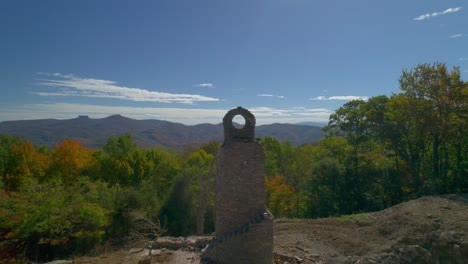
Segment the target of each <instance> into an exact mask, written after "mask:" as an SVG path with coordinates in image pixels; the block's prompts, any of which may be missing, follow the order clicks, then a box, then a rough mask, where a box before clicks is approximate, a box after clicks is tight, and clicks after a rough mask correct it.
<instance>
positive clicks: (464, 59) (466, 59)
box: [458, 57, 468, 61]
mask: <svg viewBox="0 0 468 264" xmlns="http://www.w3.org/2000/svg"><path fill="white" fill-rule="evenodd" d="M458 60H459V61H468V58H463V57H460V58H458Z"/></svg>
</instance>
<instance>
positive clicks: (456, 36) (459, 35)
mask: <svg viewBox="0 0 468 264" xmlns="http://www.w3.org/2000/svg"><path fill="white" fill-rule="evenodd" d="M450 37H451V38H460V37H463V34H454V35H452V36H450Z"/></svg>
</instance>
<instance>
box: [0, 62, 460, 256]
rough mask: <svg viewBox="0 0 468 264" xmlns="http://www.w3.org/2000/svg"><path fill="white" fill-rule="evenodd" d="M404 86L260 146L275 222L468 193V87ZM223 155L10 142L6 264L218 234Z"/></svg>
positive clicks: (1, 247) (408, 80) (0, 248)
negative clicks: (319, 126) (308, 138)
mask: <svg viewBox="0 0 468 264" xmlns="http://www.w3.org/2000/svg"><path fill="white" fill-rule="evenodd" d="M399 82H400V89H401V92H400V93H397V94H392V95H390V96H376V97H372V98H370V99H369V100H367V101H362V100H354V101H350V102H347V103H346V104H344V105H343V106H342V107H340V108H339V109H337V110H336V111H335V112H334V113H333V114H332V115H331V116H330V119H329V123H328V125H327V126H326V127H325V128H324V130H325V131H326V132H327V137H326V138H324V139H322V140H321V141H319V142H312V143H310V144H305V145H302V146H293V145H292V144H291V143H290V142H287V141H286V142H280V141H279V140H277V139H276V138H274V137H265V138H262V139H261V140H262V143H263V145H264V147H265V154H266V160H265V183H266V198H267V199H266V201H267V207H268V208H269V209H270V210H271V211H272V212H273V214H274V215H275V217H277V218H279V217H294V218H308V217H327V216H334V215H340V214H351V213H356V212H364V211H375V210H380V209H383V208H386V207H389V206H392V205H394V204H397V203H399V202H402V201H405V200H408V199H413V198H416V197H419V196H423V195H431V194H444V193H453V192H462V191H467V188H468V176H467V175H468V135H467V133H464V131H468V130H467V129H468V118H467V115H468V113H467V111H468V105H467V104H468V100H467V99H468V83H467V82H464V81H463V80H461V77H460V71H459V69H458V68H453V69H452V70H451V71H449V70H447V68H446V65H445V64H443V63H434V64H422V65H418V66H417V67H415V68H412V69H409V70H403V73H402V75H401V77H400V80H399ZM218 148H219V143H218V142H210V143H208V144H205V145H202V146H200V147H198V148H191V149H185V150H182V151H175V150H171V149H164V148H153V149H142V148H138V147H137V146H136V144H135V142H134V140H133V138H132V136H131V135H130V134H124V135H120V136H112V137H110V138H108V140H107V143H106V144H105V145H104V147H103V148H102V149H100V150H90V149H87V148H85V147H83V145H81V144H80V143H79V142H78V141H76V140H64V141H63V142H61V143H59V144H57V145H56V146H55V147H54V148H52V149H49V148H47V147H41V146H34V145H33V144H31V143H30V142H28V141H26V140H23V139H19V138H15V137H12V136H8V135H0V252H1V253H0V259H2V258H12V257H15V256H27V257H29V258H32V259H34V258H36V259H53V258H55V257H58V256H60V255H61V254H78V253H84V252H87V251H89V250H90V249H93V247H95V246H96V245H99V244H102V243H104V242H106V241H109V242H111V243H113V244H123V243H125V242H126V241H128V240H129V239H134V238H140V239H142V238H144V239H148V240H152V239H155V238H156V237H157V236H159V235H161V234H168V235H173V236H179V235H182V236H185V235H190V234H207V233H211V232H213V229H214V210H215V208H214V198H215V197H214V175H215V170H216V162H215V156H216V151H217V149H218ZM38 252H41V253H40V254H39V253H38Z"/></svg>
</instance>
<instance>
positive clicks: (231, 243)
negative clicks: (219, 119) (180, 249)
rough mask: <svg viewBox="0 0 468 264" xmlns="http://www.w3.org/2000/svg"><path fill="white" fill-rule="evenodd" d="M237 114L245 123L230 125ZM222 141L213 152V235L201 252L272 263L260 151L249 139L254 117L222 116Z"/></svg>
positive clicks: (214, 258)
mask: <svg viewBox="0 0 468 264" xmlns="http://www.w3.org/2000/svg"><path fill="white" fill-rule="evenodd" d="M236 115H241V116H242V117H244V119H245V121H246V122H245V126H244V127H243V128H241V129H238V128H235V127H234V126H233V124H232V119H233V118H234V116H236ZM223 124H224V130H225V131H224V135H225V138H224V143H223V145H222V146H221V148H220V150H219V152H218V155H217V174H216V213H215V217H216V219H215V231H216V236H215V238H214V240H213V241H212V243H210V245H209V246H208V248H207V249H206V250H205V252H204V253H203V256H202V260H204V261H205V262H208V263H268V264H271V263H272V259H273V216H272V215H271V214H270V213H269V212H268V211H267V210H266V207H265V180H264V177H265V151H264V147H263V145H262V144H261V142H259V141H256V140H255V139H254V127H255V118H254V116H253V115H252V114H251V113H250V112H249V111H248V110H246V109H243V108H237V109H233V110H231V111H229V112H228V113H227V114H226V116H225V117H224V119H223Z"/></svg>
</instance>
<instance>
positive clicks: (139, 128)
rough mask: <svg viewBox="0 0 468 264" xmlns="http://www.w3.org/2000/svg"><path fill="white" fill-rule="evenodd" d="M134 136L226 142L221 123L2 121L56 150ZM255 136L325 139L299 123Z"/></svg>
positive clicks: (259, 129)
mask: <svg viewBox="0 0 468 264" xmlns="http://www.w3.org/2000/svg"><path fill="white" fill-rule="evenodd" d="M125 133H130V134H132V135H133V137H134V139H135V142H136V143H137V145H138V146H139V147H142V148H152V147H158V146H162V147H167V148H175V149H182V148H185V147H191V146H199V145H201V144H204V143H208V142H210V141H213V140H214V141H219V142H221V141H222V140H223V126H222V123H218V124H208V123H203V124H196V125H184V124H181V123H175V122H170V121H165V120H157V119H145V120H136V119H131V118H128V117H125V116H122V115H111V116H108V117H104V118H98V119H92V118H89V117H88V116H78V117H76V118H71V119H36V120H17V121H3V122H0V134H8V135H12V136H19V137H22V138H24V139H27V140H29V141H31V142H32V143H33V144H35V145H39V146H42V145H45V146H48V147H53V146H54V145H55V144H58V143H60V142H61V141H62V140H64V139H75V140H78V141H79V142H81V143H82V144H83V145H84V146H85V147H88V148H91V149H99V148H101V147H102V146H103V145H104V144H105V143H106V141H107V138H108V137H110V136H119V135H122V134H125ZM255 134H256V135H255V136H256V137H258V138H262V137H265V136H273V137H276V138H277V139H278V140H280V141H290V142H291V143H292V144H294V145H302V144H305V143H310V142H315V141H319V140H320V139H322V138H323V137H324V132H323V131H322V129H321V128H320V127H316V126H310V125H298V124H279V123H275V124H269V125H260V126H256V128H255Z"/></svg>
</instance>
